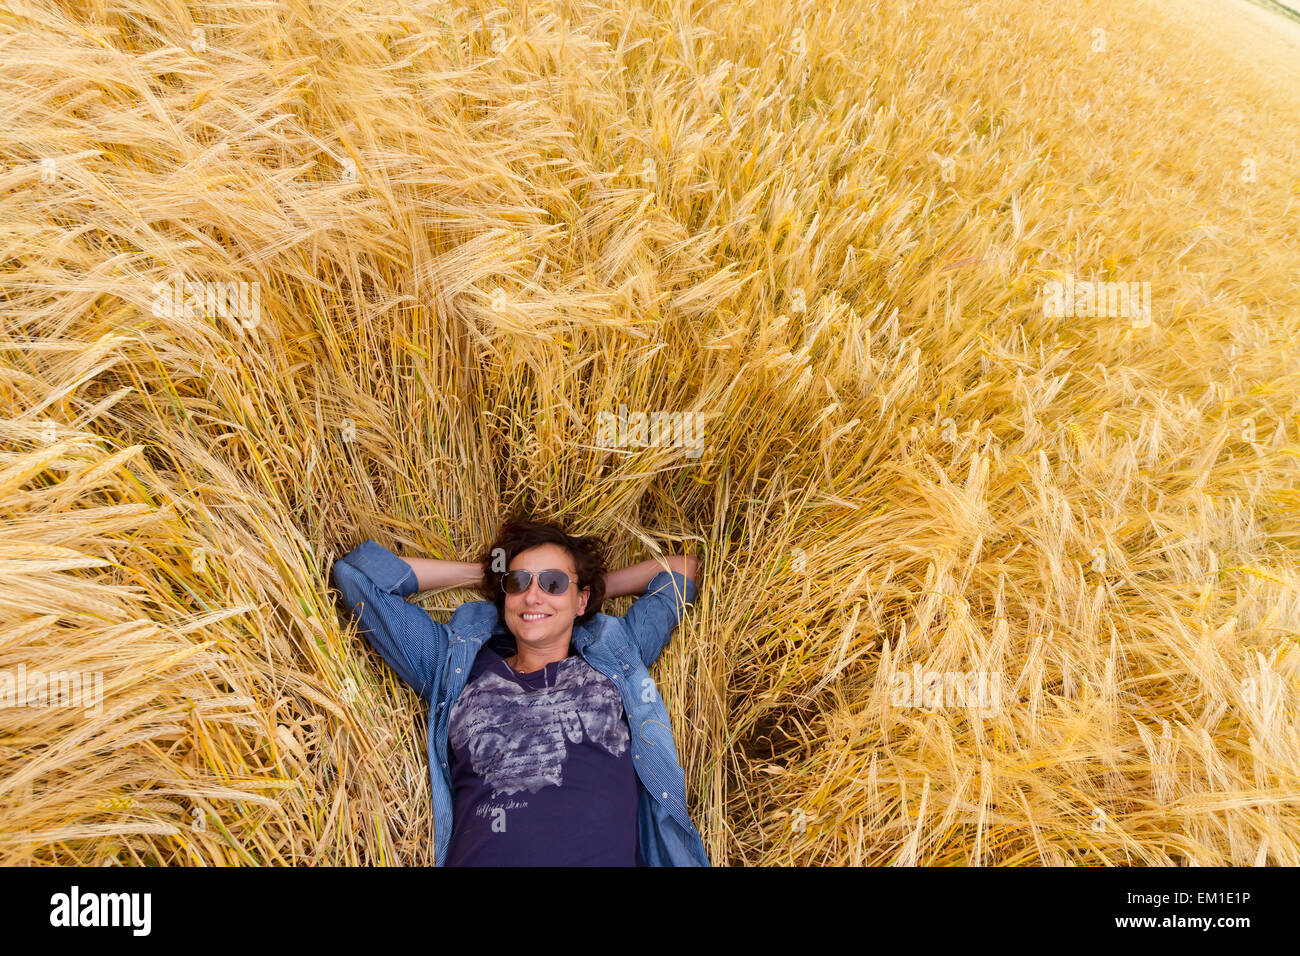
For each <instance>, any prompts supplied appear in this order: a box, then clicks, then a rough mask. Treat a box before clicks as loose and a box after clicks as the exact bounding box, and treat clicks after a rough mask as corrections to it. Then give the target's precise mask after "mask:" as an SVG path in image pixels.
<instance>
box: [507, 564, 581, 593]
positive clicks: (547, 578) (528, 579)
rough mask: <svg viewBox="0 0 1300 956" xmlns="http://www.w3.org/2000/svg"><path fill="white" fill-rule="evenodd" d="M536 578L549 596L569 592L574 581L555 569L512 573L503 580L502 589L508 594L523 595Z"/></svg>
mask: <svg viewBox="0 0 1300 956" xmlns="http://www.w3.org/2000/svg"><path fill="white" fill-rule="evenodd" d="M534 576H536V578H537V583H538V584H539V585H540V586H541V588H542V590H543V591H545V592H546V593H547V594H563V593H564V592H565V591H567V590H569V584H570V582H571V581H572V580H573V579H572V578H570V577H569V576H568V575H567V574H565V573H564V572H563V571H556V570H554V569H551V570H547V571H524V570H519V571H511V572H510V573H509V574H507V575H506V576H505V577H503V578H502V579H501V587H502V588H503V589H504V590H505V592H506V593H507V594H523V593H524V592H525V591H527V590H528V589H529V588H530V587H532V584H533V577H534Z"/></svg>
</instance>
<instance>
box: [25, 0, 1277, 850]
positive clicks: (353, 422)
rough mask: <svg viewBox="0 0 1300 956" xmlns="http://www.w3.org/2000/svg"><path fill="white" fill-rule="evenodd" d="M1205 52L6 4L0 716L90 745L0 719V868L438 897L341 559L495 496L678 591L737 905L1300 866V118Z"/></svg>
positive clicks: (448, 552) (853, 12) (710, 808)
mask: <svg viewBox="0 0 1300 956" xmlns="http://www.w3.org/2000/svg"><path fill="white" fill-rule="evenodd" d="M1189 3H1190V0H1189ZM1189 9H1190V7H1189ZM1196 22H1197V21H1189V20H1188V19H1186V18H1185V17H1184V16H1182V14H1181V13H1180V12H1179V10H1178V9H1177V5H1171V4H1167V3H1155V2H1147V3H1134V4H1129V3H1118V2H1098V3H1090V4H1077V3H1066V2H1056V0H1053V2H1050V3H1044V2H1041V0H1032V2H1031V0H1001V2H998V3H991V2H985V3H982V4H969V3H966V2H961V3H958V2H956V0H935V2H926V3H907V2H903V0H882V2H866V0H859V2H844V3H834V4H824V3H810V2H809V3H802V4H800V3H793V2H778V0H763V2H755V3H749V2H747V3H745V4H743V5H741V4H712V5H708V4H685V3H654V4H640V3H628V4H584V5H578V4H566V3H547V2H536V0H532V2H528V3H526V4H525V3H522V2H511V3H508V4H507V5H505V6H503V7H502V6H488V5H483V4H479V3H470V4H467V5H464V6H462V5H458V4H446V3H434V2H427V3H426V2H406V0H363V2H352V0H313V2H311V3H306V2H302V0H284V2H251V0H235V2H230V3H225V4H219V5H211V4H198V3H189V2H162V0H120V2H118V0H114V2H108V0H75V2H73V0H69V2H67V3H55V2H28V0H15V2H11V3H9V4H7V5H6V8H5V11H4V12H3V13H0V64H2V65H0V129H2V130H3V135H0V233H2V239H0V249H2V251H0V305H2V306H3V313H2V323H3V324H2V326H0V354H2V355H3V360H2V361H0V403H2V405H3V410H2V413H0V414H2V419H0V442H2V445H0V455H2V458H0V513H2V514H3V518H4V520H3V523H2V524H0V571H2V574H3V576H2V577H0V581H3V588H0V675H3V674H6V673H9V674H12V673H15V672H16V670H17V668H18V667H19V666H20V665H22V667H24V668H25V669H26V670H27V671H29V672H35V671H41V672H43V673H49V672H55V671H71V672H75V673H78V674H98V675H99V677H100V678H101V679H102V701H101V702H100V703H101V706H100V708H99V712H98V713H95V712H93V710H92V709H88V708H76V707H70V706H44V707H39V706H38V707H17V706H10V707H3V708H0V862H2V863H9V864H14V863H18V864H21V863H28V862H41V863H45V862H54V863H82V864H98V863H118V864H123V865H131V864H147V863H184V864H289V863H298V864H301V863H366V864H392V863H407V864H428V863H431V862H432V859H431V852H432V850H431V848H432V846H433V840H432V831H431V827H432V823H431V813H430V805H429V786H428V777H427V774H428V767H427V758H426V755H425V750H424V721H425V714H424V713H423V712H422V710H421V706H420V703H419V701H418V699H417V698H416V697H415V695H414V694H413V693H411V692H410V691H409V690H408V689H406V688H405V687H403V686H402V685H401V684H400V683H399V682H398V681H397V680H396V678H395V677H394V675H393V674H392V673H391V671H389V670H388V669H387V668H386V667H385V666H384V665H383V663H382V661H381V660H380V658H379V657H378V656H377V655H376V654H375V653H373V652H372V651H371V650H370V648H369V647H368V646H367V645H366V643H365V642H364V640H363V639H362V638H361V637H359V636H358V635H357V634H356V632H355V630H354V629H353V628H352V626H351V624H350V622H348V621H347V619H346V618H344V617H341V616H340V615H339V610H338V608H337V607H336V606H335V603H334V595H333V594H332V592H331V591H330V589H329V587H328V583H327V582H328V577H327V573H328V569H329V566H330V564H331V562H332V561H333V560H334V559H335V558H337V557H338V556H339V555H340V554H342V553H343V552H344V551H346V550H347V549H348V548H350V547H351V546H352V545H354V544H356V543H357V542H358V541H360V540H362V539H363V538H364V537H375V538H376V539H378V540H380V541H381V542H383V543H385V544H386V545H389V546H391V547H393V548H394V549H405V550H407V551H408V552H409V553H412V554H422V555H428V556H434V557H443V558H453V559H460V560H463V559H465V558H466V557H467V556H468V555H470V554H471V553H472V552H473V551H475V550H477V549H478V548H480V547H481V546H482V544H483V542H484V540H485V539H486V538H487V536H488V535H490V533H491V531H492V530H493V528H494V527H495V524H496V521H497V519H498V516H499V515H500V514H501V513H503V512H504V511H505V510H506V509H507V508H509V507H510V506H512V505H514V504H516V503H518V502H528V503H531V504H532V505H534V506H535V507H536V508H538V509H539V510H540V511H543V512H545V513H547V514H550V515H552V516H554V517H557V518H560V519H562V520H565V521H567V522H571V523H572V525H573V526H574V527H575V528H576V529H578V530H580V531H582V532H583V533H590V532H599V533H602V534H607V535H610V536H612V537H613V538H614V540H615V541H616V542H617V548H616V554H615V555H614V558H615V560H618V561H632V560H640V559H642V558H644V557H646V556H649V555H652V554H662V553H667V552H670V551H678V552H680V551H688V550H693V551H696V552H697V553H701V554H704V555H705V556H706V558H707V570H706V573H705V575H704V579H703V581H702V592H701V598H700V601H699V605H698V607H697V608H696V610H695V611H694V612H692V613H691V614H690V615H689V616H688V617H687V618H686V620H685V621H684V622H683V624H682V625H681V627H680V628H679V629H678V631H677V632H676V636H675V639H674V641H673V643H672V644H671V645H670V649H669V651H668V652H667V653H666V655H665V656H664V658H663V659H662V661H661V662H660V663H659V664H658V665H657V666H656V670H655V672H654V673H655V677H656V680H657V682H658V683H659V686H660V688H661V689H662V691H663V693H664V696H665V697H666V698H667V700H668V701H669V703H670V714H671V716H672V720H673V726H674V729H675V732H676V737H677V742H678V746H679V750H680V752H681V755H682V758H683V762H684V765H685V766H686V769H687V782H688V797H689V801H690V806H691V809H692V813H693V814H694V816H695V819H696V820H697V821H698V822H699V824H700V826H701V829H702V832H703V834H704V836H705V839H706V842H707V845H708V848H709V851H710V854H711V856H712V858H713V860H714V861H715V863H730V864H742V863H743V864H786V863H798V864H809V863H816V864H848V863H861V864H900V865H911V864H919V865H934V864H940V865H947V864H952V865H1000V864H1069V865H1115V864H1125V863H1133V864H1179V865H1182V864H1197V865H1202V866H1205V865H1213V864H1225V863H1230V864H1251V863H1269V864H1285V865H1291V866H1294V865H1297V864H1300V812H1298V810H1297V797H1296V794H1297V791H1298V785H1300V738H1298V736H1297V731H1296V703H1297V692H1298V690H1300V682H1298V680H1297V672H1296V667H1297V663H1300V650H1297V647H1296V641H1297V638H1298V637H1300V594H1298V593H1297V583H1298V582H1300V568H1298V566H1297V561H1296V548H1297V546H1300V536H1298V534H1297V530H1296V529H1297V523H1296V511H1297V507H1296V506H1297V481H1296V479H1297V460H1296V459H1297V456H1298V455H1300V449H1298V448H1297V444H1296V441H1295V436H1296V429H1297V426H1298V425H1300V422H1298V420H1297V399H1298V397H1300V380H1298V379H1297V374H1296V364H1295V353H1294V343H1295V342H1296V341H1300V329H1298V328H1297V325H1298V323H1300V318H1298V317H1300V286H1298V285H1297V280H1296V276H1297V275H1300V251H1298V250H1297V246H1296V242H1295V221H1296V212H1297V203H1298V202H1300V198H1298V197H1300V190H1298V189H1297V187H1296V185H1295V170H1296V168H1297V159H1298V157H1297V154H1296V143H1297V142H1300V136H1298V135H1297V134H1298V133H1300V109H1298V108H1297V97H1296V93H1295V90H1296V89H1297V88H1300V87H1298V86H1297V83H1296V76H1295V67H1294V63H1293V62H1292V63H1291V65H1290V69H1291V70H1292V72H1291V73H1290V74H1286V73H1282V72H1279V71H1280V70H1281V69H1282V68H1283V66H1284V65H1286V64H1287V61H1286V60H1285V58H1284V57H1282V56H1281V55H1280V54H1279V53H1278V52H1277V51H1278V50H1279V49H1280V48H1279V47H1276V46H1273V47H1270V46H1268V44H1269V43H1271V42H1274V41H1275V40H1276V39H1277V38H1276V37H1269V36H1264V37H1262V38H1257V37H1254V36H1253V35H1249V36H1248V35H1247V33H1246V31H1247V29H1248V27H1249V26H1250V25H1249V24H1248V23H1246V22H1245V21H1238V20H1237V18H1233V17H1223V19H1222V22H1220V23H1216V24H1211V25H1210V27H1211V28H1210V29H1208V30H1204V31H1198V30H1196V29H1193V28H1192V27H1191V26H1190V25H1189V23H1190V24H1194V23H1196ZM1248 44H1249V45H1248ZM1270 50H1271V51H1273V52H1271V53H1270V52H1269V51H1270ZM1270 57H1271V58H1272V60H1270ZM1094 280H1095V281H1104V282H1114V283H1124V284H1125V285H1124V290H1123V291H1124V292H1125V293H1127V292H1128V291H1131V290H1134V289H1136V291H1137V293H1138V298H1139V300H1140V298H1141V291H1142V289H1143V286H1142V284H1143V283H1148V284H1149V285H1148V286H1147V287H1146V289H1147V290H1148V294H1149V303H1150V306H1151V308H1150V313H1149V315H1146V314H1144V313H1142V312H1141V310H1140V309H1139V308H1137V307H1136V306H1133V308H1131V309H1128V310H1126V311H1129V312H1132V313H1133V314H1132V315H1129V314H1117V313H1116V311H1115V308H1117V307H1118V305H1119V303H1120V300H1119V299H1118V298H1116V299H1114V300H1113V301H1112V300H1109V299H1106V298H1105V296H1104V295H1103V306H1104V307H1103V308H1102V309H1101V310H1100V311H1101V312H1102V314H1089V313H1090V311H1096V310H1089V309H1087V308H1074V307H1071V309H1070V311H1069V312H1068V313H1066V314H1059V313H1060V312H1061V311H1062V310H1061V309H1057V310H1056V312H1055V313H1054V312H1053V310H1052V309H1047V308H1045V307H1044V305H1045V299H1046V297H1047V295H1048V293H1047V290H1048V289H1049V288H1050V286H1049V283H1052V282H1057V283H1060V285H1058V286H1056V287H1055V288H1057V289H1058V290H1060V289H1063V288H1065V287H1066V286H1067V285H1068V284H1070V283H1075V282H1078V283H1082V282H1088V281H1094ZM175 283H179V285H176V284H175ZM188 283H195V284H196V285H194V286H190V285H187V284H188ZM1131 283H1136V284H1137V285H1136V286H1135V287H1134V286H1131V285H1130V284H1131ZM1071 288H1072V291H1073V288H1074V287H1071ZM1109 291H1110V292H1112V293H1113V292H1114V291H1115V290H1114V287H1112V289H1111V290H1109ZM1078 302H1079V300H1077V299H1076V300H1075V302H1074V306H1078ZM177 305H179V306H180V308H179V309H178V308H176V306H177ZM187 305H190V306H192V308H189V309H187V308H186V306H187ZM1130 305H1132V303H1130ZM1112 306H1114V307H1112ZM1075 313H1078V314H1075ZM620 404H623V405H626V406H627V407H628V408H629V409H632V410H639V411H644V412H647V413H653V412H692V413H695V414H696V415H698V422H699V423H700V424H701V426H702V434H703V436H704V442H703V452H702V454H700V455H699V456H698V457H691V456H690V455H689V454H687V453H686V450H685V449H683V448H681V447H676V446H672V445H668V446H664V445H659V446H654V447H645V448H638V447H616V448H611V447H605V446H604V445H602V444H601V443H599V442H597V441H596V439H595V434H596V424H597V420H598V415H599V413H600V412H602V411H605V412H611V411H615V410H616V409H617V407H618V406H619V405H620ZM473 597H474V595H473V594H472V593H469V592H443V593H438V594H432V595H427V596H423V597H421V598H420V600H421V603H422V604H423V605H424V606H425V607H426V608H427V609H428V610H430V611H431V612H432V613H433V614H435V615H437V616H440V617H441V618H442V619H444V620H445V619H446V615H447V614H448V613H449V612H450V611H451V610H452V608H454V607H455V606H456V604H457V603H459V602H460V601H461V600H466V599H470V598H473ZM625 608H626V604H625V603H622V602H619V603H617V604H614V605H610V606H609V607H607V608H606V610H608V611H611V612H615V613H622V612H623V611H624V610H625ZM913 674H920V675H926V674H939V675H945V674H946V675H953V674H956V675H967V676H969V675H971V674H993V675H997V677H998V681H996V682H994V683H992V684H989V685H985V686H992V687H994V688H996V690H997V693H996V700H991V701H985V702H984V703H986V704H991V705H992V706H990V707H986V708H984V709H981V708H979V707H977V706H975V702H973V701H972V700H971V699H969V698H965V699H962V698H960V697H959V695H955V692H954V691H953V690H952V689H951V687H950V686H949V685H947V684H944V685H941V690H942V691H943V693H942V694H940V695H939V696H938V697H933V696H927V694H929V693H930V691H931V690H932V689H933V688H934V686H936V685H934V684H933V683H925V681H924V678H922V679H920V680H917V681H915V682H914V683H923V684H924V687H922V688H921V691H920V692H919V693H918V695H917V696H916V697H914V698H908V697H907V696H906V695H901V696H900V693H899V688H900V687H901V686H903V683H904V681H906V682H907V683H913V680H912V675H913ZM953 686H956V685H953ZM915 689H916V688H915V687H913V690H915Z"/></svg>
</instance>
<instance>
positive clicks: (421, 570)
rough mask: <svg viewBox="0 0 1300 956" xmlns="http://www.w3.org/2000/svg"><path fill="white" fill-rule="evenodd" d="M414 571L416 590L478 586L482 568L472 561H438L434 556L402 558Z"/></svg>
mask: <svg viewBox="0 0 1300 956" xmlns="http://www.w3.org/2000/svg"><path fill="white" fill-rule="evenodd" d="M402 560H403V561H405V562H406V563H407V564H408V565H410V567H411V570H412V571H414V572H415V584H416V590H417V591H440V590H442V589H443V588H469V587H479V586H480V585H482V583H483V569H482V568H481V567H480V566H479V565H477V564H475V563H474V562H472V561H439V560H437V559H435V558H402Z"/></svg>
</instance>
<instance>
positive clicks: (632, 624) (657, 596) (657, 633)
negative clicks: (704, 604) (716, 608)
mask: <svg viewBox="0 0 1300 956" xmlns="http://www.w3.org/2000/svg"><path fill="white" fill-rule="evenodd" d="M698 591H699V589H698V588H697V587H696V584H695V582H694V581H692V580H691V579H690V578H688V577H686V575H684V574H679V573H677V572H676V571H660V572H659V573H658V574H656V575H655V576H654V577H653V578H651V579H650V583H649V584H647V585H646V589H645V593H644V594H643V595H642V596H641V597H639V598H637V599H636V600H635V601H633V602H632V606H631V607H630V608H628V612H627V614H626V616H625V617H624V621H625V622H626V623H627V626H628V628H629V629H630V630H631V632H632V639H633V641H634V642H635V643H636V646H637V649H638V650H639V651H640V652H641V660H642V661H643V662H644V663H645V666H646V667H649V666H650V665H651V664H653V663H654V662H655V661H656V660H658V659H659V655H660V654H662V653H663V650H664V648H665V647H667V646H668V641H669V640H670V639H671V638H672V633H673V628H675V627H676V626H677V623H678V622H679V621H680V620H681V617H682V614H684V613H685V611H686V608H687V607H691V606H694V604H695V596H696V594H697V593H698Z"/></svg>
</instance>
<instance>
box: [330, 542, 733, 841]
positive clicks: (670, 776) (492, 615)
mask: <svg viewBox="0 0 1300 956" xmlns="http://www.w3.org/2000/svg"><path fill="white" fill-rule="evenodd" d="M331 576H332V578H333V581H334V586H335V587H336V588H338V589H339V591H340V592H342V594H343V597H344V599H345V600H346V602H347V607H348V608H349V609H350V610H351V612H352V614H353V615H354V616H356V617H358V618H359V619H360V624H359V630H360V631H361V633H363V634H364V635H365V636H366V639H367V640H369V641H370V643H371V644H372V645H373V646H374V648H375V650H377V651H379V653H380V655H382V656H383V658H384V660H385V661H387V662H388V665H389V666H390V667H392V668H393V670H395V671H396V672H397V674H398V676H399V677H401V678H402V680H404V681H405V682H406V683H407V684H409V685H410V686H411V687H412V688H413V689H414V690H415V691H416V693H418V694H419V695H420V696H421V697H423V698H424V699H425V700H426V701H428V703H429V728H428V742H429V780H430V783H431V784H432V789H433V828H434V863H435V865H437V866H442V865H443V861H444V860H446V858H447V849H448V847H449V846H450V844H451V830H452V826H453V821H452V794H451V774H450V772H449V770H448V766H447V761H448V759H449V758H448V748H447V725H448V723H449V718H450V715H451V709H452V706H453V705H454V704H455V703H456V699H457V697H459V696H460V692H461V691H462V690H464V689H465V682H466V680H468V678H469V672H470V668H471V667H472V666H473V665H474V658H475V656H476V655H477V654H478V652H479V651H480V650H481V649H482V647H483V646H484V645H485V644H486V643H487V640H488V639H489V638H490V637H492V635H493V634H505V633H507V630H506V627H505V623H504V622H503V621H501V620H500V615H499V614H498V612H497V607H496V604H495V603H494V602H492V601H467V602H465V603H464V604H462V605H460V607H458V608H457V609H456V610H455V611H454V612H453V613H452V615H451V620H450V621H449V622H448V623H447V624H442V623H440V622H438V621H436V620H434V619H433V618H432V617H431V616H430V615H429V613H428V612H427V611H425V610H424V609H423V608H421V607H419V606H418V605H415V604H411V603H409V602H407V601H406V600H405V598H406V596H407V595H408V594H413V593H415V591H416V590H417V582H416V577H415V571H414V570H413V569H412V568H411V566H410V565H409V564H407V563H406V562H405V561H403V560H402V559H401V558H399V557H398V556H397V555H395V554H394V553H393V552H391V551H389V550H388V549H387V548H385V547H383V546H382V545H379V544H377V543H376V542H375V541H374V540H372V539H367V540H366V541H364V542H362V543H361V544H359V545H357V547H355V548H353V549H352V550H351V551H349V552H348V553H347V554H346V555H344V556H343V557H342V558H340V559H339V560H338V561H337V562H335V564H334V566H333V568H332V569H331ZM696 593H697V588H696V584H695V582H694V581H692V580H691V579H690V578H688V577H686V576H685V575H682V574H678V573H676V572H674V571H660V572H659V573H658V574H656V575H655V576H654V577H653V578H651V579H650V583H649V584H648V585H647V586H646V589H645V593H644V594H643V595H642V596H641V597H640V598H638V599H637V600H636V601H634V602H633V603H632V607H631V608H630V609H629V610H628V612H627V615H626V616H625V617H613V616H611V615H608V614H596V615H595V616H594V617H592V618H591V620H589V621H588V622H587V623H586V624H580V623H578V622H576V621H575V622H574V625H573V639H572V643H573V646H574V648H575V649H576V650H577V652H578V653H579V654H581V655H582V657H583V659H584V660H586V662H587V663H588V664H590V665H591V666H592V667H593V668H595V669H596V670H597V671H599V672H600V673H601V674H604V675H605V676H606V677H607V678H609V679H610V680H611V681H613V682H614V686H616V687H617V688H618V689H619V693H620V695H621V696H622V698H623V710H624V713H625V714H626V715H627V723H628V729H629V730H631V731H632V735H631V739H632V756H633V765H634V766H635V767H636V772H637V778H638V779H639V781H640V785H639V787H638V788H637V789H638V794H639V795H638V798H637V839H638V843H639V846H640V849H641V857H642V859H644V860H645V862H646V864H647V865H648V866H709V865H710V864H709V858H708V856H707V854H706V853H705V850H704V842H703V840H701V839H700V834H699V832H698V831H697V830H696V829H695V824H694V823H692V822H691V818H690V814H689V813H688V812H687V809H686V774H685V772H684V771H683V770H682V767H681V764H680V763H679V762H678V759H677V748H676V746H675V744H674V742H673V732H672V728H671V727H670V726H669V724H668V710H667V708H666V707H665V706H664V702H663V699H662V698H661V697H660V696H659V693H658V691H657V690H656V689H655V684H654V681H653V680H651V678H650V673H649V667H650V665H652V664H653V663H654V662H655V660H656V659H657V658H658V657H659V655H660V653H661V652H662V651H663V649H664V648H665V647H667V646H668V641H669V639H670V638H671V635H672V630H673V628H674V627H676V626H677V622H678V620H679V617H680V615H681V612H682V610H683V609H684V606H685V605H691V604H693V603H694V601H695V596H696ZM679 598H680V599H681V600H679Z"/></svg>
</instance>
